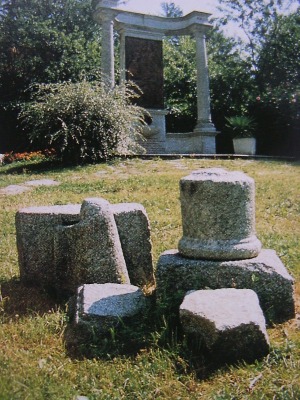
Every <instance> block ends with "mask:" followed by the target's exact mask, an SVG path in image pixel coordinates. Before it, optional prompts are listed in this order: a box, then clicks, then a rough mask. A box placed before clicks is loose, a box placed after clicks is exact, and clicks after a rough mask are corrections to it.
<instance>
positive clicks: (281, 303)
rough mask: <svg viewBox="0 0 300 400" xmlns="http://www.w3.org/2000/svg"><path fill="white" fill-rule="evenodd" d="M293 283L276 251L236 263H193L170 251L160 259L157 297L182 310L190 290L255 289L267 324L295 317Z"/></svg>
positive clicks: (267, 251) (210, 261)
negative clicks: (184, 298) (181, 304)
mask: <svg viewBox="0 0 300 400" xmlns="http://www.w3.org/2000/svg"><path fill="white" fill-rule="evenodd" d="M293 282H294V281H293V278H292V277H291V276H290V275H289V274H288V272H287V270H286V269H285V267H284V265H283V264H282V262H281V261H280V259H279V258H278V256H277V255H276V252H275V251H273V250H262V251H261V253H260V254H259V256H258V257H256V258H252V259H248V260H237V261H214V260H193V259H187V258H185V257H182V256H181V255H180V254H179V252H178V251H177V250H169V251H166V252H164V253H163V254H162V255H161V256H160V258H159V260H158V264H157V270H156V284H157V296H158V299H159V300H160V301H163V302H164V303H167V304H170V305H172V304H173V305H175V306H176V305H178V306H179V304H180V303H181V302H182V299H183V297H184V295H185V293H186V292H187V291H189V290H199V289H206V288H209V289H220V288H237V289H252V290H254V291H255V292H256V293H257V295H258V298H259V301H260V305H261V307H262V309H263V311H264V314H265V317H266V319H267V321H268V322H272V321H274V322H280V321H284V320H288V319H290V318H293V317H294V315H295V304H294V298H293V295H294V288H293Z"/></svg>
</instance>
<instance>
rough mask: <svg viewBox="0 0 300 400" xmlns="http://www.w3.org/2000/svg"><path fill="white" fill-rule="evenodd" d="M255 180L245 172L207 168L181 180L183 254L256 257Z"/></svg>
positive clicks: (225, 257) (213, 256) (231, 257)
mask: <svg viewBox="0 0 300 400" xmlns="http://www.w3.org/2000/svg"><path fill="white" fill-rule="evenodd" d="M254 195H255V191H254V180H253V179H251V178H249V177H248V176H247V175H245V174H243V173H242V172H230V171H225V170H223V169H218V168H214V169H203V170H199V171H195V172H193V173H192V174H191V175H189V176H187V177H185V178H182V179H181V181H180V200H181V212H182V226H183V236H182V238H181V240H180V241H179V246H178V249H179V252H180V253H181V254H182V255H183V256H185V257H189V258H201V259H215V260H237V259H247V258H251V257H256V256H257V255H258V254H259V252H260V250H261V243H260V241H259V240H258V239H257V237H256V234H255V199H254Z"/></svg>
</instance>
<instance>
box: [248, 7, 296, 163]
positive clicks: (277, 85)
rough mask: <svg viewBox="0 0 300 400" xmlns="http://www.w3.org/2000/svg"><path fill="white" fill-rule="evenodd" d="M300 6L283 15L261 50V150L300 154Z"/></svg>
mask: <svg viewBox="0 0 300 400" xmlns="http://www.w3.org/2000/svg"><path fill="white" fill-rule="evenodd" d="M299 54H300V8H299V9H298V10H297V11H296V12H295V13H292V14H290V15H286V16H280V17H279V18H278V19H277V20H276V21H275V22H274V24H273V26H272V27H271V28H270V31H269V34H268V35H266V37H265V40H264V43H263V45H262V48H261V50H260V53H259V58H258V72H257V89H258V90H257V92H258V95H257V98H256V101H255V102H254V103H253V104H252V106H251V109H250V111H251V112H252V113H253V114H254V115H255V117H256V119H257V121H258V122H259V124H258V127H259V135H258V136H259V138H260V142H261V143H260V144H261V151H262V152H263V153H267V154H269V153H271V154H290V155H294V156H300V137H299V131H300V113H299V97H300V96H299V95H300V58H299Z"/></svg>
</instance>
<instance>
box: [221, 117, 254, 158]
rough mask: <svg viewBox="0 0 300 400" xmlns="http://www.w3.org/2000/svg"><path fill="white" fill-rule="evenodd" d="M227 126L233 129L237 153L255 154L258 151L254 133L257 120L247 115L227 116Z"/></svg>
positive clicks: (234, 146)
mask: <svg viewBox="0 0 300 400" xmlns="http://www.w3.org/2000/svg"><path fill="white" fill-rule="evenodd" d="M226 120H227V122H228V123H227V124H226V126H227V127H228V128H229V129H230V130H231V134H232V137H233V148H234V152H235V154H247V155H254V154H255V152H256V139H255V137H254V135H253V133H254V130H255V125H256V124H255V121H254V119H253V118H251V117H247V116H246V115H240V116H235V117H228V118H226Z"/></svg>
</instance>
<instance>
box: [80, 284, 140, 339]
mask: <svg viewBox="0 0 300 400" xmlns="http://www.w3.org/2000/svg"><path fill="white" fill-rule="evenodd" d="M147 304H148V303H147V300H146V297H145V296H144V294H143V292H142V291H141V289H139V288H138V287H136V286H133V285H126V284H123V285H120V284H113V283H106V284H85V285H82V286H80V287H79V288H78V290H77V298H76V310H75V325H77V327H80V328H81V329H82V331H85V332H86V333H87V334H88V333H89V332H92V331H93V332H94V333H95V331H97V333H101V334H105V333H109V332H110V329H111V328H115V327H117V326H118V325H120V323H122V322H127V323H132V322H133V321H134V320H137V318H138V316H139V315H141V313H143V312H144V311H145V309H146V307H147Z"/></svg>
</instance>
